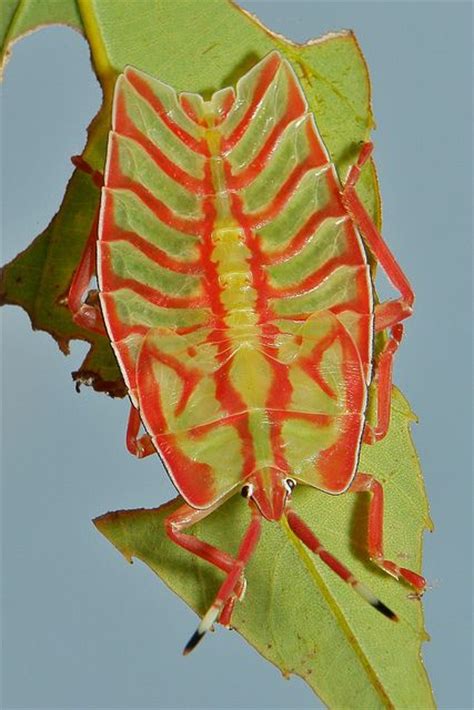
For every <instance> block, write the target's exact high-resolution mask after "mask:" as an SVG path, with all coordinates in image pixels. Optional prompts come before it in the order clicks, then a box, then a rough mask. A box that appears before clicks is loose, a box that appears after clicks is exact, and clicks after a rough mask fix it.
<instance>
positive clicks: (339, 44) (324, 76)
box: [0, 0, 380, 396]
mask: <svg viewBox="0 0 474 710" xmlns="http://www.w3.org/2000/svg"><path fill="white" fill-rule="evenodd" d="M4 17H5V20H4V21H5V27H4V31H3V37H4V44H3V50H2V51H3V56H5V55H6V54H7V53H8V51H9V49H10V47H11V44H12V42H14V41H15V40H16V39H17V38H18V37H20V36H21V35H22V34H24V33H25V32H29V31H32V30H34V29H35V28H37V27H38V26H39V25H45V24H56V23H66V24H70V25H71V26H73V27H75V28H76V29H78V30H79V31H82V32H83V33H84V35H85V37H86V39H87V41H88V42H89V44H90V47H91V55H92V61H93V66H94V69H95V71H96V74H97V76H98V78H99V80H100V82H101V84H102V88H103V91H104V102H103V105H102V108H101V110H100V111H99V113H98V115H97V116H96V118H95V119H94V120H93V121H92V123H91V125H90V127H89V131H88V136H89V137H88V142H87V145H86V147H85V150H84V153H83V156H84V159H85V160H86V161H87V162H88V163H89V164H90V165H91V166H93V167H94V168H95V169H97V170H102V169H103V166H104V162H105V150H106V138H107V132H108V129H109V125H110V111H111V100H112V93H113V87H114V83H115V79H116V77H117V75H118V74H119V73H120V72H121V71H122V70H123V68H124V67H125V66H126V65H127V64H130V65H133V66H136V67H138V68H140V69H142V70H144V71H146V72H149V73H150V74H152V75H155V76H157V77H159V78H160V79H161V80H163V81H165V82H167V83H169V84H171V85H172V86H173V87H174V88H175V89H177V90H178V91H182V90H186V91H197V92H199V93H203V94H204V95H209V94H210V93H211V92H212V91H214V90H217V89H219V88H222V87H225V86H229V85H230V84H234V83H235V82H236V81H237V79H238V78H239V77H240V76H241V75H242V74H244V73H245V72H246V71H247V70H248V69H249V68H250V67H252V66H253V65H254V64H255V63H256V62H257V61H258V59H260V58H261V57H263V56H264V55H265V54H267V53H268V52H270V51H271V50H272V49H275V48H277V49H279V50H280V51H281V52H282V53H283V54H284V55H285V56H286V57H287V58H288V59H289V60H290V61H291V63H292V64H293V66H294V68H295V70H296V72H297V74H298V76H299V77H300V79H301V82H302V84H303V88H304V90H305V93H306V96H307V99H308V101H309V104H310V107H311V109H312V110H313V111H314V113H315V115H316V118H317V122H318V126H319V129H320V131H321V134H322V136H323V139H324V141H325V143H326V146H327V147H328V149H329V151H330V153H331V155H332V157H333V159H334V160H335V162H336V165H337V167H338V170H339V173H340V175H341V177H344V176H345V174H346V173H347V169H348V167H349V165H350V164H351V163H352V162H353V161H354V159H355V157H356V156H357V154H358V152H359V149H360V143H361V142H362V141H364V140H366V139H367V138H368V136H369V133H370V129H371V128H372V126H373V118H372V112H371V107H370V87H369V80H368V75H367V68H366V65H365V61H364V58H363V56H362V53H361V51H360V49H359V46H358V44H357V42H356V40H355V37H354V35H353V34H352V33H351V32H342V33H339V34H332V35H330V36H327V37H326V38H322V39H320V40H317V41H314V42H310V43H308V44H305V45H296V44H293V43H292V42H290V41H288V40H286V39H284V38H282V37H281V36H279V35H274V34H272V33H271V32H270V31H269V30H268V29H267V28H265V27H263V26H262V25H261V24H260V23H259V22H258V20H256V18H254V17H252V16H250V15H248V14H247V13H245V12H243V11H242V10H241V9H239V8H238V7H237V5H235V4H234V3H232V2H230V0H201V2H195V0H180V2H176V3H170V2H168V0H141V2H140V12H139V13H137V12H136V6H135V3H117V2H114V1H111V0H95V1H94V0H78V1H77V3H76V2H74V3H72V2H71V3H68V2H47V1H44V2H41V3H38V2H34V0H30V2H11V1H10V2H9V3H7V9H6V12H5V13H4ZM190 58H192V61H190ZM360 194H361V197H362V198H363V199H364V201H365V203H366V205H367V206H368V208H369V211H370V212H371V214H372V215H373V216H374V218H375V219H376V220H377V221H379V220H380V210H379V196H378V189H377V181H376V176H375V171H374V169H373V166H372V165H369V166H367V168H366V169H365V170H364V173H363V176H362V179H361V181H360ZM98 201H99V191H98V188H96V187H95V186H94V185H93V184H92V181H91V179H90V177H89V176H87V175H84V174H83V173H80V172H79V171H76V172H75V173H74V174H73V177H72V178H71V180H70V182H69V184H68V186H67V189H66V194H65V196H64V199H63V202H62V205H61V207H60V210H59V212H58V214H57V215H56V216H55V217H54V218H53V220H52V221H51V223H50V225H49V226H48V227H47V228H46V230H45V231H44V232H43V233H42V234H40V235H39V236H38V237H37V238H36V239H35V241H34V242H33V243H32V244H31V246H30V247H29V248H28V249H26V250H25V251H24V252H22V253H21V254H19V255H18V256H17V257H16V258H15V259H14V260H13V261H12V262H10V263H9V264H8V265H7V266H6V267H4V269H3V273H2V286H1V288H0V303H8V304H16V305H19V306H21V307H22V308H24V309H25V310H26V311H27V313H28V314H29V316H30V318H31V322H32V326H33V328H35V329H36V330H45V331H47V332H48V333H50V334H51V335H52V336H53V337H54V338H55V339H56V341H57V342H58V344H59V346H60V347H61V349H62V350H63V351H64V352H67V351H68V343H69V341H70V340H71V339H74V338H80V339H82V340H86V341H89V342H90V343H91V349H90V351H89V353H88V355H87V358H86V360H85V362H84V363H83V364H82V366H81V368H79V370H78V371H77V372H76V373H74V375H75V377H76V379H77V380H78V381H79V382H86V383H87V384H92V385H93V386H94V387H95V389H97V390H105V391H107V392H109V393H110V394H113V395H119V396H123V395H124V394H126V389H125V386H124V383H123V380H122V377H121V375H120V372H119V370H118V368H117V365H116V362H115V359H114V356H113V354H112V350H111V348H110V345H109V343H108V341H107V339H106V338H105V337H103V336H100V335H96V334H91V333H90V332H89V331H86V330H84V329H81V328H78V327H77V326H76V325H75V324H74V323H73V321H72V319H71V315H70V313H69V311H68V309H67V307H66V305H65V296H66V294H67V291H68V288H69V284H70V282H71V279H72V275H73V273H74V270H75V269H76V267H77V264H78V261H79V259H80V255H81V253H82V251H83V248H84V245H85V241H86V239H87V236H88V233H89V231H90V228H91V226H92V221H93V218H94V213H95V210H96V208H97V205H98Z"/></svg>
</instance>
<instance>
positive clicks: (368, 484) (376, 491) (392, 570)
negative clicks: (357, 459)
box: [349, 473, 426, 594]
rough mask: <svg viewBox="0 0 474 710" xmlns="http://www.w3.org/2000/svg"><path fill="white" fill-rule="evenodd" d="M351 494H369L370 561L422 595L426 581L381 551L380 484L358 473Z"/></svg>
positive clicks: (382, 500)
mask: <svg viewBox="0 0 474 710" xmlns="http://www.w3.org/2000/svg"><path fill="white" fill-rule="evenodd" d="M349 491H350V492H351V493H370V494H371V501H370V507H369V525H368V531H367V548H368V551H369V555H370V559H371V560H372V561H373V562H375V564H376V565H378V567H380V568H381V569H383V570H384V571H385V572H388V574H391V575H392V577H395V579H404V580H405V581H406V582H408V584H410V585H411V586H412V587H414V588H415V589H416V591H417V592H418V593H419V594H422V593H423V591H424V589H425V587H426V581H425V579H424V577H422V576H421V575H419V574H417V573H416V572H413V571H412V570H410V569H407V568H406V567H399V566H398V565H397V564H395V562H391V561H390V560H387V559H385V557H384V551H383V510H384V493H383V488H382V484H381V483H380V482H379V481H377V480H376V479H375V478H374V477H373V476H371V475H370V474H368V473H358V474H357V475H356V477H355V479H354V481H353V483H352V485H351V487H350V488H349Z"/></svg>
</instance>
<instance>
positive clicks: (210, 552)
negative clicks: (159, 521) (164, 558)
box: [165, 503, 246, 626]
mask: <svg viewBox="0 0 474 710" xmlns="http://www.w3.org/2000/svg"><path fill="white" fill-rule="evenodd" d="M213 510H214V509H213V508H211V509H209V508H207V509H205V510H199V509H196V508H192V507H191V506H190V505H187V504H186V503H185V504H184V505H182V506H180V507H179V508H178V509H177V510H176V511H175V512H174V513H172V514H171V515H170V516H169V517H168V518H166V521H165V529H166V534H167V535H168V537H169V538H170V540H172V541H173V542H175V543H176V544H177V545H179V546H180V547H183V548H184V549H185V550H188V551H189V552H192V553H193V554H194V555H197V556H198V557H200V558H201V559H203V560H205V561H206V562H209V563H210V564H212V565H214V566H215V567H217V568H218V569H220V570H222V571H223V572H225V573H226V574H227V575H228V576H229V575H230V574H233V573H234V570H235V569H236V564H237V562H236V560H235V559H234V558H233V557H232V556H231V555H229V554H228V553H227V552H224V551H223V550H219V549H218V548H217V547H214V545H210V544H209V543H208V542H205V541H204V540H199V539H198V538H197V537H195V536H194V535H189V534H188V533H185V532H183V531H184V530H185V529H186V528H188V527H191V526H192V525H195V524H196V523H198V522H199V521H200V520H202V519H203V518H205V517H207V516H208V515H209V514H210V513H211V512H212V511H213ZM245 588H246V582H245V577H244V574H243V567H242V569H241V570H240V572H239V573H238V574H237V575H236V578H235V580H234V583H233V584H232V588H231V589H230V590H229V591H228V594H227V596H226V598H225V600H224V601H223V604H222V605H221V606H220V608H219V612H220V613H219V614H218V615H219V621H220V623H221V624H223V626H230V624H231V618H232V611H233V609H234V605H235V602H236V600H237V599H240V600H241V599H243V597H244V594H245ZM216 616H217V615H216Z"/></svg>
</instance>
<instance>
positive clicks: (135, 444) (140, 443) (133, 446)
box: [126, 404, 156, 459]
mask: <svg viewBox="0 0 474 710" xmlns="http://www.w3.org/2000/svg"><path fill="white" fill-rule="evenodd" d="M141 425H142V422H141V419H140V415H139V413H138V409H137V408H136V407H134V406H133V404H131V405H130V415H129V417H128V425H127V438H126V441H127V449H128V450H129V451H130V453H131V454H133V455H134V456H137V458H139V459H143V458H145V456H150V455H151V454H156V449H155V447H154V446H153V442H152V440H151V437H150V435H149V434H143V435H142V436H141V437H140V438H139V437H138V432H139V431H140V427H141Z"/></svg>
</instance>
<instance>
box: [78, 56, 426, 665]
mask: <svg viewBox="0 0 474 710" xmlns="http://www.w3.org/2000/svg"><path fill="white" fill-rule="evenodd" d="M371 150H372V145H371V144H370V143H366V144H364V145H363V147H362V150H361V152H360V155H359V158H358V161H357V163H356V164H355V165H354V166H353V167H352V168H351V170H350V171H349V174H348V176H347V179H346V181H345V184H344V185H341V183H340V181H339V178H338V176H337V173H336V169H335V166H334V164H333V163H332V162H331V159H330V157H329V154H328V152H327V150H326V148H325V146H324V144H323V142H322V139H321V137H320V135H319V132H318V129H317V127H316V124H315V120H314V116H313V115H312V114H311V113H310V112H309V110H308V105H307V102H306V99H305V97H304V94H303V91H302V89H301V87H300V85H299V82H298V80H297V78H296V75H295V74H294V72H293V69H292V68H291V66H290V64H289V63H288V62H287V61H286V60H285V59H283V58H282V56H281V55H280V54H279V53H278V52H272V53H271V54H269V55H267V56H266V57H265V58H264V59H263V60H262V61H260V62H259V63H258V64H257V65H256V66H255V67H253V69H252V70H251V71H250V72H248V73H247V74H246V75H245V76H243V77H242V78H241V79H240V81H239V82H238V83H237V86H236V89H235V90H234V89H233V88H226V89H223V90H220V91H218V92H216V93H215V94H214V95H213V96H212V98H211V100H210V101H204V100H203V99H202V98H201V96H199V95H197V94H188V93H181V94H177V93H176V92H175V90H174V89H173V88H171V87H170V86H168V85H166V84H164V83H162V82H161V81H159V80H158V79H155V78H152V77H150V76H149V75H147V74H144V73H143V72H141V71H138V70H136V69H133V68H131V67H129V68H127V69H126V70H125V71H124V73H123V74H122V75H121V76H120V77H119V79H118V81H117V86H116V90H115V99H114V109H113V123H112V130H111V132H110V137H109V145H108V152H107V162H106V167H105V176H104V179H103V183H104V184H103V187H102V198H101V205H100V212H99V214H98V217H97V220H96V224H95V226H94V227H93V230H92V232H91V236H90V238H89V241H88V246H87V248H86V250H85V253H84V256H83V259H82V262H81V264H80V266H79V268H78V270H77V272H76V274H75V276H74V279H73V282H72V284H71V289H70V293H69V307H70V308H71V310H72V311H73V313H74V318H75V320H76V322H77V323H79V324H81V325H84V326H86V327H89V328H92V329H96V330H100V329H101V328H102V329H103V328H104V325H103V324H105V330H106V333H107V335H108V337H109V339H110V341H111V343H112V347H113V349H114V352H115V355H116V357H117V361H118V363H119V366H120V369H121V372H122V375H123V377H124V380H125V383H126V386H127V388H128V393H129V396H130V400H131V413H130V419H129V424H128V429H127V446H128V449H129V450H130V451H131V453H133V454H135V455H136V456H138V457H143V456H148V455H149V454H152V453H158V454H159V456H160V458H161V459H162V461H163V463H164V465H165V467H166V469H167V471H168V473H169V475H170V476H171V478H172V480H173V482H174V484H175V486H176V488H177V489H178V491H179V492H180V493H181V495H182V496H183V498H184V500H185V501H186V502H185V503H184V504H183V505H182V506H181V507H180V508H178V510H176V511H175V512H173V513H172V514H171V515H170V516H169V517H168V519H167V522H166V532H167V534H168V536H169V537H170V538H171V540H173V541H174V542H175V543H177V544H178V545H180V546H181V547H183V548H185V549H186V550H189V551H190V552H192V553H194V554H195V555H198V556H199V557H201V558H203V559H204V560H207V561H208V562H210V563H211V564H213V565H215V566H216V567H218V568H219V569H220V570H222V571H223V572H224V573H225V579H224V582H223V583H222V586H221V587H220V589H219V591H218V592H217V595H216V598H215V601H214V603H213V604H212V606H211V607H210V609H209V611H208V612H207V613H206V614H205V616H204V618H203V619H202V621H201V623H200V624H199V627H198V629H197V631H196V632H195V633H194V635H193V636H192V638H191V639H190V641H189V643H188V645H187V646H186V648H185V652H188V651H190V650H191V649H192V648H193V647H194V646H195V645H196V644H197V643H198V641H199V640H200V638H201V637H202V636H203V634H204V633H205V632H206V631H207V630H208V629H209V628H210V627H211V626H212V624H213V623H214V622H215V621H216V620H219V621H220V622H221V623H222V624H224V625H227V626H229V625H230V622H231V615H232V610H233V607H234V604H235V602H236V600H237V599H240V598H242V596H243V593H244V590H245V578H244V571H245V566H246V564H247V562H248V560H249V559H250V557H251V555H252V552H253V550H254V549H255V546H256V545H257V542H258V539H259V535H260V528H261V518H262V516H263V517H264V518H266V519H267V520H270V521H276V520H280V519H281V518H282V516H286V519H287V521H288V524H289V526H290V528H291V530H292V531H293V533H294V534H295V535H297V536H298V537H299V538H300V540H301V541H302V542H303V543H304V544H305V545H306V546H307V547H308V548H309V549H310V550H311V551H312V552H314V553H315V554H316V555H318V556H319V557H320V559H321V560H322V561H323V562H324V563H325V564H327V565H328V566H329V567H330V568H331V569H332V570H333V571H334V572H335V573H336V574H337V575H339V576H340V577H341V578H342V579H343V580H344V581H346V582H347V583H349V584H350V585H351V586H352V587H353V588H354V590H355V591H357V592H358V593H359V594H360V595H361V596H362V597H364V598H365V599H366V600H367V601H369V602H370V603H371V604H372V605H373V606H374V607H375V608H377V609H378V610H379V611H381V612H382V613H383V614H385V615H386V616H388V617H389V618H391V619H394V620H396V619H397V617H396V615H395V614H394V613H393V612H392V611H391V610H390V609H388V607H386V606H385V605H384V604H383V603H382V602H381V601H380V600H379V599H377V598H376V597H375V596H374V595H373V594H372V593H371V592H370V591H369V590H368V589H367V588H366V587H365V586H363V585H362V583H361V582H359V581H358V580H357V579H355V578H354V577H353V575H352V574H351V573H350V571H349V570H348V569H347V568H346V567H345V566H344V565H343V564H341V563H340V562H339V561H338V560H337V559H335V558H334V557H333V556H332V555H331V554H330V553H329V552H328V551H326V549H325V548H324V547H323V545H322V543H321V542H320V541H319V539H318V538H317V537H316V536H315V535H314V534H313V532H312V531H311V530H310V529H309V528H308V527H307V525H306V523H304V522H303V521H302V519H301V518H300V517H299V516H298V515H297V513H296V512H295V511H294V510H293V508H292V505H291V494H292V490H293V488H294V486H295V485H296V484H297V483H301V484H306V485H309V486H313V487H314V488H317V489H319V490H322V491H325V492H327V493H329V494H333V495H335V494H340V493H344V492H346V491H351V492H361V491H369V492H370V493H371V494H372V495H371V504H370V510H369V529H368V553H369V555H370V557H371V559H372V560H373V561H374V562H375V564H377V565H378V566H379V567H381V568H382V569H383V570H385V571H386V572H388V573H389V574H391V575H393V576H394V577H396V578H397V579H402V580H405V581H406V582H408V583H409V584H410V585H412V586H413V587H414V588H415V590H417V592H422V591H423V589H424V587H425V581H424V579H423V578H422V577H421V576H420V575H418V574H416V573H415V572H412V571H411V570H409V569H406V568H404V567H399V566H398V565H396V564H395V563H394V562H391V561H389V560H387V559H385V557H384V552H383V490H382V486H381V484H380V483H379V482H378V481H377V480H376V479H375V478H373V477H372V476H371V475H370V474H369V473H360V472H357V464H358V459H359V452H360V448H361V445H362V442H366V443H373V442H376V441H378V440H379V439H381V438H383V437H384V436H385V434H386V432H387V428H388V425H389V417H390V397H391V378H392V374H391V373H392V362H393V357H394V354H395V352H396V350H397V348H398V345H399V343H400V340H401V338H402V334H403V326H402V325H401V321H403V319H405V318H407V317H408V316H410V315H411V313H412V305H413V300H414V296H413V292H412V289H411V287H410V285H409V283H408V281H407V279H406V277H405V275H404V274H403V272H402V270H401V269H400V267H399V266H398V264H397V263H396V261H395V259H394V257H393V255H392V254H391V252H390V250H389V249H388V247H387V246H386V244H385V242H384V241H383V239H382V237H381V235H380V234H379V232H378V231H377V229H376V227H375V225H374V224H373V222H372V220H371V218H370V217H369V215H368V213H367V212H366V210H365V208H364V206H363V205H362V203H361V201H360V199H359V197H358V196H357V193H356V190H355V186H356V183H357V180H358V177H359V174H360V171H361V168H362V166H363V164H364V163H365V162H366V160H367V159H368V157H369V156H370V153H371ZM83 167H86V169H88V168H87V166H83ZM94 177H95V180H96V181H97V182H100V181H101V177H100V176H99V175H98V174H97V173H95V174H94ZM366 250H368V251H370V253H371V254H372V255H373V257H374V258H375V259H376V261H377V262H378V264H379V265H380V266H381V267H382V268H383V269H384V271H385V272H386V274H387V276H388V278H389V280H390V282H391V283H392V285H393V286H394V287H395V288H396V289H397V290H398V292H399V294H400V295H399V298H397V299H395V300H391V301H388V302H385V303H377V304H376V303H375V301H374V288H373V283H372V279H371V272H370V267H369V263H368V258H367V252H366ZM94 274H96V275H97V281H98V291H99V300H100V307H99V306H97V305H96V306H94V305H91V304H89V303H86V302H84V300H83V298H84V295H85V293H86V292H87V290H88V287H89V282H90V279H91V277H92V276H93V275H94ZM381 332H385V333H386V334H387V337H386V340H385V345H384V346H383V349H382V351H381V352H380V353H379V354H377V355H375V354H374V349H373V342H374V336H375V334H377V333H381ZM372 381H374V384H375V391H376V395H377V422H376V424H375V425H374V426H371V425H370V424H369V423H368V422H367V420H366V407H367V399H368V388H369V385H370V384H371V382H372ZM141 426H143V427H144V429H145V432H146V433H144V434H142V435H140V428H141ZM237 492H239V493H242V495H243V496H244V498H246V499H247V502H248V506H249V509H250V522H249V524H248V528H247V531H246V532H245V534H244V536H243V539H242V541H241V544H240V547H239V550H238V553H237V555H236V556H235V557H233V556H231V555H229V554H228V553H226V552H224V551H222V550H219V549H217V548H215V547H213V546H211V545H210V544H208V543H206V542H204V541H202V540H199V539H197V538H196V537H194V536H192V535H190V534H188V533H186V532H184V531H185V530H186V528H188V527H190V526H192V525H193V524H194V523H196V522H197V521H199V520H201V519H202V518H204V517H205V516H207V515H209V514H210V513H212V511H213V510H215V509H216V508H217V507H218V506H220V505H221V504H222V503H223V501H225V500H226V499H227V498H228V497H229V496H231V495H233V494H234V493H237Z"/></svg>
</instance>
